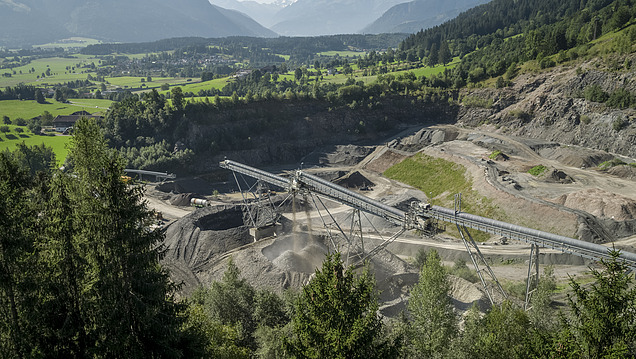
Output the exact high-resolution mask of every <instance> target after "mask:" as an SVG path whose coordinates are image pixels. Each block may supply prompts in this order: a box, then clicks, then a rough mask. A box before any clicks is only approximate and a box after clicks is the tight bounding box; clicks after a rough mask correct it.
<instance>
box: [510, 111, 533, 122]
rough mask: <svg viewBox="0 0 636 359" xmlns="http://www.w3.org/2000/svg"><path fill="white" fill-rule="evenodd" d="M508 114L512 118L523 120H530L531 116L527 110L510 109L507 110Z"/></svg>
mask: <svg viewBox="0 0 636 359" xmlns="http://www.w3.org/2000/svg"><path fill="white" fill-rule="evenodd" d="M509 114H510V116H512V117H514V118H518V119H520V120H523V121H528V120H530V117H531V116H530V114H529V113H528V112H526V111H523V110H511V111H510V112H509Z"/></svg>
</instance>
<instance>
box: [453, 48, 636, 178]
mask: <svg viewBox="0 0 636 359" xmlns="http://www.w3.org/2000/svg"><path fill="white" fill-rule="evenodd" d="M634 57H635V56H633V55H631V58H630V59H628V60H629V61H634ZM592 65H593V64H592V63H584V64H582V65H580V67H579V69H578V71H577V70H576V69H573V68H568V67H556V68H554V69H552V70H549V71H546V72H544V73H540V74H536V75H531V74H524V75H521V76H519V77H517V78H516V79H514V81H513V82H514V84H513V85H512V86H511V87H509V88H504V89H499V90H495V89H479V90H470V91H469V92H467V93H465V94H464V96H466V97H477V98H480V99H482V100H485V101H491V103H492V106H489V107H488V108H482V107H462V108H461V110H460V111H459V115H458V116H457V121H458V124H463V125H468V126H479V125H481V124H483V123H490V124H495V125H497V127H498V128H499V131H504V132H506V133H508V134H514V135H518V136H523V137H529V138H536V139H542V140H545V141H550V142H555V143H560V144H567V145H577V146H580V147H585V148H588V149H594V150H599V151H605V152H611V153H616V154H620V155H624V156H628V157H631V158H635V157H636V125H635V124H634V121H632V120H630V119H633V118H635V117H636V110H635V109H630V108H628V109H615V108H610V107H608V106H606V105H605V104H601V103H595V102H591V101H587V100H586V99H584V98H582V94H583V91H584V90H585V88H587V87H588V86H591V85H596V86H599V87H600V88H601V89H603V91H605V92H607V93H612V92H613V91H615V90H616V89H619V88H624V89H626V90H628V91H632V92H636V82H635V81H634V72H633V71H623V72H621V71H619V72H603V71H598V70H595V69H594V67H593V66H592ZM616 121H626V122H625V123H626V125H625V126H623V127H622V128H619V127H618V126H615V123H616ZM560 151H562V152H563V153H560V154H559V153H556V154H554V156H561V157H567V153H566V152H567V151H564V150H563V149H561V150H560ZM605 158H607V154H605V155H600V154H597V155H593V154H592V155H590V158H589V160H586V161H583V162H582V163H579V164H580V165H581V166H591V165H595V164H598V163H599V161H600V162H602V160H606V159H605ZM565 160H566V161H567V159H565ZM572 165H574V163H572Z"/></svg>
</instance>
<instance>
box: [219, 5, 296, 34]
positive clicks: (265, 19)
mask: <svg viewBox="0 0 636 359" xmlns="http://www.w3.org/2000/svg"><path fill="white" fill-rule="evenodd" d="M210 3H211V4H213V5H216V6H219V7H222V8H224V9H231V10H236V11H240V12H242V13H244V14H246V15H247V16H249V17H251V18H252V19H254V20H256V21H257V22H258V23H259V24H261V25H263V26H265V27H270V26H272V25H274V15H276V13H277V12H279V11H280V9H282V8H283V7H285V6H286V4H284V3H280V2H274V3H260V2H256V1H238V0H210Z"/></svg>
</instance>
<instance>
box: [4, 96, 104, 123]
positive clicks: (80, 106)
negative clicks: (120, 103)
mask: <svg viewBox="0 0 636 359" xmlns="http://www.w3.org/2000/svg"><path fill="white" fill-rule="evenodd" d="M47 101H48V103H45V104H39V103H37V102H35V101H33V100H28V101H19V100H4V101H0V116H9V118H10V119H11V120H14V119H16V118H24V119H29V118H33V117H35V116H39V115H41V114H43V113H44V111H49V112H50V113H51V115H53V116H57V115H70V114H71V113H73V112H76V111H82V110H85V111H88V112H90V113H92V114H95V113H103V112H105V109H107V108H108V107H110V105H111V104H112V101H109V100H89V99H86V100H84V99H82V100H71V101H72V103H59V102H57V101H55V100H52V99H47Z"/></svg>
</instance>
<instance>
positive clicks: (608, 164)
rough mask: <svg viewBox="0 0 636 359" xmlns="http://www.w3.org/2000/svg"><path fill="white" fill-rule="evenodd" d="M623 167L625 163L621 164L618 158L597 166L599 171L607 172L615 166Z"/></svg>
mask: <svg viewBox="0 0 636 359" xmlns="http://www.w3.org/2000/svg"><path fill="white" fill-rule="evenodd" d="M624 165H626V163H625V162H623V161H622V160H621V159H620V158H614V159H613V160H609V161H605V162H603V163H601V164H600V165H598V168H599V169H600V170H608V169H610V168H612V167H615V166H624Z"/></svg>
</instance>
